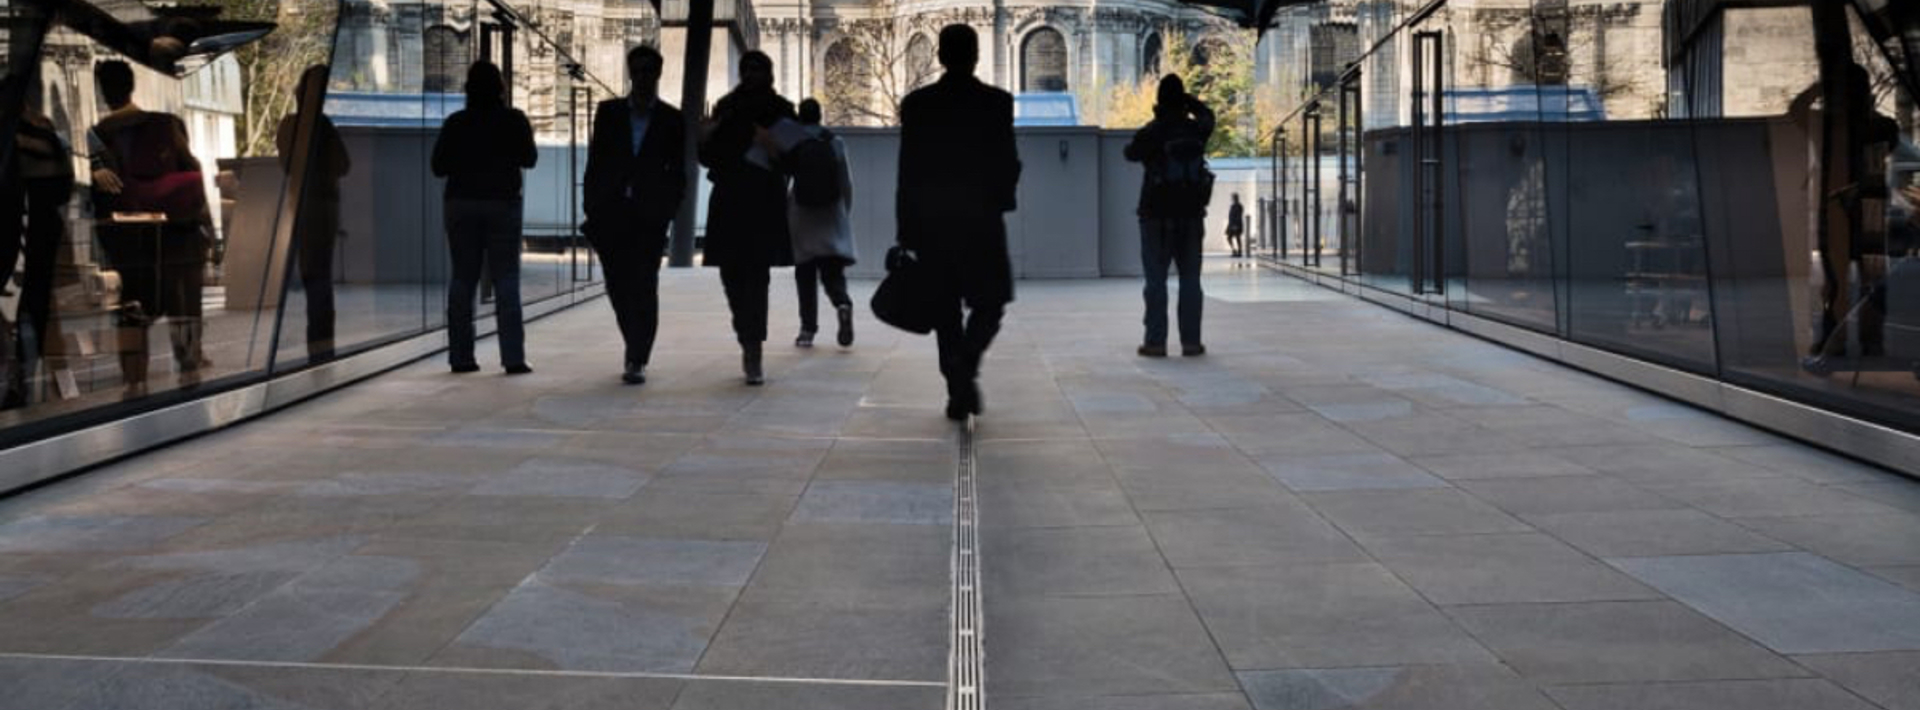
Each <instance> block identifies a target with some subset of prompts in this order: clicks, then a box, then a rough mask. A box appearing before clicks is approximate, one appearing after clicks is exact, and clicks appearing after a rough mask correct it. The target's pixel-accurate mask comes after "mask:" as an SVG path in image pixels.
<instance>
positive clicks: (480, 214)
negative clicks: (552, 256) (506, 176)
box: [446, 199, 527, 367]
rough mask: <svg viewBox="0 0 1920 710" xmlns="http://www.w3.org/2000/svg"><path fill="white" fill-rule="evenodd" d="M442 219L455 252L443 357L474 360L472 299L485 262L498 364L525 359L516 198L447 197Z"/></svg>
mask: <svg viewBox="0 0 1920 710" xmlns="http://www.w3.org/2000/svg"><path fill="white" fill-rule="evenodd" d="M446 219H447V246H448V248H449V249H450V250H451V251H452V252H453V279H452V280H451V281H449V282H447V340H448V343H447V361H448V362H449V363H451V364H454V365H472V364H475V363H474V359H473V340H474V327H473V302H474V298H475V295H476V294H475V291H476V290H477V289H479V287H480V270H481V267H482V266H483V265H484V266H485V268H486V271H487V275H488V277H490V279H491V280H492V281H493V308H494V311H493V319H494V323H495V324H496V326H497V327H498V328H499V334H498V337H499V339H500V364H501V365H504V366H507V367H512V366H514V365H522V364H526V362H527V349H526V348H527V336H526V331H525V329H524V328H523V327H522V326H521V322H520V219H521V211H520V201H519V200H461V199H450V200H447V208H446Z"/></svg>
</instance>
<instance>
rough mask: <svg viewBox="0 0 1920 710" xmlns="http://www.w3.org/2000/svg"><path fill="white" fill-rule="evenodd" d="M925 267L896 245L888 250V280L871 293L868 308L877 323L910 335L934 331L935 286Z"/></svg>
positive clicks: (912, 255)
mask: <svg viewBox="0 0 1920 710" xmlns="http://www.w3.org/2000/svg"><path fill="white" fill-rule="evenodd" d="M928 276H930V274H928V273H926V267H925V266H924V265H922V264H921V263H920V260H919V259H918V258H916V257H915V256H914V254H913V252H912V251H910V250H908V249H907V248H906V247H901V246H895V247H893V248H891V249H888V250H887V277H886V278H884V279H881V281H880V287H879V288H877V289H874V291H873V301H872V302H871V303H870V304H869V306H870V307H871V308H872V309H873V316H874V317H875V318H879V319H880V322H882V323H885V324H887V325H890V326H893V327H895V328H899V329H901V330H904V331H907V332H909V333H914V334H917V335H926V334H928V333H931V332H933V328H934V325H935V322H936V321H937V320H938V318H937V310H936V309H935V305H936V304H935V303H934V302H933V289H934V286H935V285H934V283H933V281H932V280H931V279H929V278H928Z"/></svg>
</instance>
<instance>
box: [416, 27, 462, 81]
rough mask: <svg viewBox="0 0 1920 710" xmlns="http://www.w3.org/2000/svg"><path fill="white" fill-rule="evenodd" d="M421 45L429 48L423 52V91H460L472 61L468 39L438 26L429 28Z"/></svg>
mask: <svg viewBox="0 0 1920 710" xmlns="http://www.w3.org/2000/svg"><path fill="white" fill-rule="evenodd" d="M422 42H423V43H424V44H425V45H426V46H425V48H424V50H423V51H422V52H421V53H422V54H425V55H426V57H425V59H426V72H425V74H426V76H425V77H423V87H422V89H423V90H424V91H426V92H427V93H429V94H438V93H449V92H458V91H460V89H461V83H462V82H463V81H464V80H465V75H466V71H467V64H468V63H469V60H470V56H469V55H468V54H467V38H466V37H464V36H461V34H460V33H459V32H457V31H455V30H454V29H453V28H452V27H448V26H446V25H435V26H433V27H428V28H427V31H426V34H425V37H423V38H422Z"/></svg>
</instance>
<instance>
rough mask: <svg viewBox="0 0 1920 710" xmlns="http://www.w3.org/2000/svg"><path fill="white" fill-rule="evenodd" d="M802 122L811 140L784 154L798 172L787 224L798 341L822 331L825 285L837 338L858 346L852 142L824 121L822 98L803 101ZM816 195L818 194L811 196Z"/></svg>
mask: <svg viewBox="0 0 1920 710" xmlns="http://www.w3.org/2000/svg"><path fill="white" fill-rule="evenodd" d="M800 125H801V126H802V127H804V129H805V131H806V135H807V136H808V138H807V139H806V141H804V142H802V143H801V144H800V145H798V146H795V147H794V148H791V149H789V150H788V151H787V152H786V154H785V155H784V157H785V159H786V163H787V167H788V171H789V172H790V173H792V174H793V198H792V199H791V200H789V201H788V203H787V225H788V228H789V229H791V230H792V232H793V260H794V262H795V266H794V268H793V282H794V286H795V288H796V289H797V290H798V291H799V296H800V335H799V336H798V337H796V338H794V341H793V344H794V345H795V346H798V347H802V348H810V347H813V336H814V334H815V333H817V332H819V330H820V293H819V291H820V287H821V286H825V287H826V289H827V300H828V301H830V302H832V303H833V310H834V315H835V316H836V318H837V320H838V321H839V323H838V325H839V331H838V332H836V333H835V338H834V339H835V340H836V341H837V342H839V343H840V347H843V348H844V347H849V346H852V345H853V299H852V298H850V297H848V296H847V267H848V266H852V265H853V264H854V248H853V216H852V213H853V173H852V171H850V170H849V169H848V168H847V144H846V141H843V140H840V137H839V136H836V135H834V134H833V132H832V131H829V130H827V129H826V128H825V127H823V126H821V125H820V102H818V101H815V100H813V99H807V100H805V101H801V102H800ZM810 196H812V197H810Z"/></svg>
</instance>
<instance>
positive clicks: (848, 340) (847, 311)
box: [834, 305, 853, 348]
mask: <svg viewBox="0 0 1920 710" xmlns="http://www.w3.org/2000/svg"><path fill="white" fill-rule="evenodd" d="M834 310H835V311H838V312H839V316H840V332H839V333H838V335H839V337H838V338H837V340H839V341H840V347H843V348H850V347H853V306H851V305H845V306H840V307H837V308H835V309H834Z"/></svg>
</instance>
